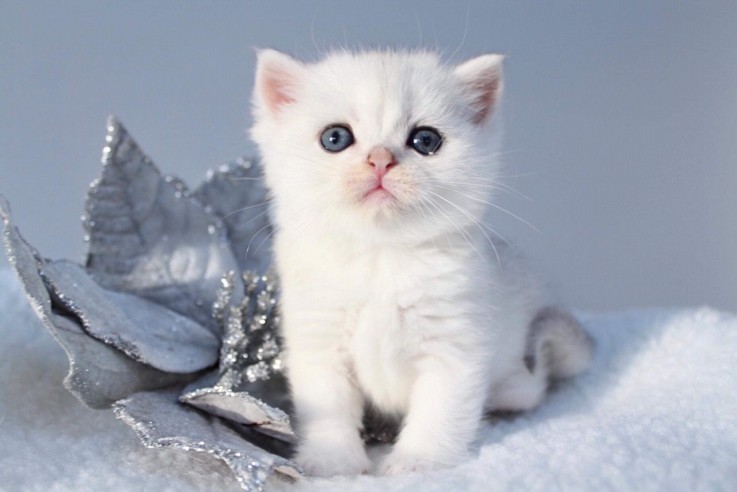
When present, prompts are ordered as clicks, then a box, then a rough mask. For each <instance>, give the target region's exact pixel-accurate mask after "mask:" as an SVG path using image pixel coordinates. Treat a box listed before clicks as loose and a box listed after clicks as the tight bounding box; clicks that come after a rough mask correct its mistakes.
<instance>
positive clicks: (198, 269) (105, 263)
mask: <svg viewBox="0 0 737 492" xmlns="http://www.w3.org/2000/svg"><path fill="white" fill-rule="evenodd" d="M106 142H107V145H106V146H105V148H104V150H103V172H102V176H101V177H100V178H99V179H98V180H96V181H94V182H93V183H92V185H91V186H90V190H89V193H88V197H87V203H86V205H85V209H86V214H85V215H84V216H83V224H84V227H85V229H86V231H87V235H86V239H87V240H88V241H89V244H88V254H87V262H86V266H87V269H88V270H89V271H90V273H91V274H92V276H93V278H94V279H95V280H96V281H97V282H98V283H99V284H100V285H101V286H102V287H105V288H107V289H111V290H117V291H122V292H128V293H131V294H134V295H136V296H140V297H143V298H146V299H149V300H152V301H154V302H156V303H159V304H161V305H163V306H166V307H168V308H169V309H172V310H174V311H176V312H178V313H180V314H183V315H185V316H187V317H189V318H191V319H193V320H195V321H197V322H198V323H200V324H201V325H203V326H205V327H207V328H209V329H210V330H211V331H212V332H213V333H216V332H217V329H218V327H217V324H216V323H214V321H213V319H212V316H210V314H211V313H210V306H211V305H212V302H213V301H214V296H215V291H216V290H217V288H218V284H219V281H220V277H221V276H222V275H223V274H224V273H225V272H228V271H230V270H235V269H237V268H238V264H237V262H236V260H235V257H234V255H233V253H232V251H231V249H230V246H229V244H228V240H227V235H226V232H225V230H224V226H223V223H222V221H221V220H220V219H218V218H217V217H215V216H214V215H213V214H212V213H209V212H208V211H206V210H205V207H204V206H203V205H202V204H201V203H200V202H199V201H198V200H197V199H195V198H194V197H192V196H191V193H190V192H189V190H188V189H187V187H186V186H185V185H184V183H182V182H181V181H180V180H179V179H176V178H173V177H163V176H162V175H161V173H159V171H158V169H157V168H156V167H155V166H154V165H153V163H152V162H151V160H150V159H149V158H148V157H147V156H146V155H145V154H144V153H143V152H142V151H141V149H140V148H139V147H138V144H136V142H135V141H134V140H133V139H132V138H131V137H130V136H129V135H128V132H127V131H126V130H125V128H123V126H122V125H121V124H120V123H119V122H118V121H116V120H115V119H114V118H110V120H109V122H108V134H107V137H106ZM238 288H240V287H238Z"/></svg>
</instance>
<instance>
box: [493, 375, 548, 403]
mask: <svg viewBox="0 0 737 492" xmlns="http://www.w3.org/2000/svg"><path fill="white" fill-rule="evenodd" d="M547 389H548V373H547V369H546V368H545V367H544V366H540V367H539V368H538V370H537V371H535V372H530V371H528V370H527V368H525V367H524V366H522V367H521V368H520V370H519V371H517V372H515V373H513V374H512V375H510V376H508V377H507V378H506V379H504V380H502V381H501V382H500V383H498V384H496V385H495V386H493V387H492V388H491V393H490V394H489V398H488V400H487V402H486V407H485V409H486V411H487V412H499V411H501V412H522V411H526V410H532V409H533V408H535V407H537V406H538V405H539V404H540V403H541V402H542V401H543V398H544V397H545V391H546V390H547Z"/></svg>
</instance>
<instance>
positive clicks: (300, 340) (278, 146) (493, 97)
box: [252, 50, 590, 476]
mask: <svg viewBox="0 0 737 492" xmlns="http://www.w3.org/2000/svg"><path fill="white" fill-rule="evenodd" d="M501 60H502V58H501V57H500V56H499V55H485V56H482V57H479V58H476V59H473V60H471V61H469V62H466V63H465V64H462V65H461V66H459V67H455V68H454V67H449V66H446V65H443V64H442V63H441V62H440V60H439V58H438V57H437V56H436V55H435V54H433V53H427V52H389V51H371V52H365V53H348V52H339V53H335V54H332V55H330V56H328V57H327V58H325V59H324V60H323V61H321V62H318V63H314V64H305V63H301V62H298V61H296V60H294V59H292V58H290V57H288V56H287V55H284V54H281V53H278V52H275V51H270V50H266V51H262V52H260V53H259V66H258V73H257V78H256V90H255V95H254V108H255V121H256V123H255V125H254V127H253V129H252V136H253V138H254V140H255V141H256V142H257V144H258V145H259V148H260V150H261V153H262V157H263V162H264V170H265V176H266V181H267V184H268V186H269V188H270V190H271V192H272V195H273V215H274V219H275V222H276V225H277V232H276V235H275V255H276V262H277V267H278V271H279V275H280V278H281V285H282V300H281V301H282V302H281V309H282V317H283V336H284V340H285V346H286V355H285V358H286V364H287V369H288V374H289V380H290V383H291V388H292V396H293V399H294V403H295V407H296V412H297V424H298V433H299V436H300V443H299V448H298V454H297V460H298V462H299V463H300V464H302V465H303V466H304V467H305V469H306V470H307V471H308V472H310V473H311V474H314V475H322V476H327V475H333V474H354V473H362V472H367V471H369V470H370V468H371V462H370V460H369V459H368V458H367V455H366V452H365V449H364V444H363V442H362V441H361V438H360V436H359V429H360V428H361V421H362V415H363V409H364V405H365V404H366V402H370V403H371V404H373V405H374V406H375V407H376V408H378V409H379V410H381V411H382V412H385V413H387V414H391V415H397V416H400V417H403V418H404V425H403V428H402V431H401V434H400V436H399V438H398V441H397V443H396V444H395V445H394V448H393V450H392V451H391V453H390V454H389V455H388V456H386V458H385V459H384V460H383V461H382V463H380V464H379V472H381V473H385V474H394V473H401V472H404V471H409V470H421V469H426V468H432V467H437V466H451V465H454V464H457V463H458V462H459V461H460V460H462V459H463V458H464V457H465V456H466V455H467V453H468V450H469V446H470V445H471V444H472V442H473V440H474V437H475V436H476V432H477V429H478V427H479V425H480V422H481V418H482V415H483V413H484V411H486V410H489V409H493V408H504V409H528V408H532V407H534V406H535V405H537V404H538V403H539V402H540V401H541V399H542V397H543V395H544V391H545V388H546V384H547V377H548V369H547V368H548V366H549V365H550V364H547V363H545V362H544V361H542V362H540V361H539V362H540V363H538V364H537V365H536V368H535V370H534V371H532V372H530V371H529V370H528V369H527V367H526V366H525V364H524V362H523V357H524V355H525V350H526V347H528V346H529V343H528V332H529V327H530V323H531V321H532V320H533V318H534V317H535V315H536V313H537V312H538V310H539V309H540V307H541V306H542V305H543V300H542V295H541V292H540V289H539V288H538V286H537V283H536V282H535V281H534V279H533V278H532V277H531V276H530V275H529V274H528V273H527V272H526V271H525V269H524V267H523V266H522V264H521V263H520V262H519V261H517V260H516V259H515V258H514V257H513V256H512V255H510V254H509V253H508V252H507V250H506V249H505V248H503V247H502V246H501V244H500V243H499V242H498V241H495V243H494V244H493V245H492V243H491V239H494V238H492V237H490V235H489V232H488V231H487V230H485V229H484V227H483V226H481V225H480V223H481V222H482V221H483V220H484V215H485V212H486V210H487V208H488V204H487V203H486V202H489V201H490V200H491V199H492V193H491V192H492V190H493V188H494V187H495V185H496V181H495V175H496V173H497V171H498V163H497V161H496V159H494V154H493V153H490V152H491V151H493V150H494V148H495V146H494V141H493V140H494V137H495V136H497V135H498V133H499V132H498V129H497V128H496V127H495V122H494V120H495V115H496V113H497V112H496V111H495V110H496V106H497V104H498V100H499V97H500V95H501ZM489 91H491V92H489ZM334 123H342V124H348V125H350V127H351V128H352V130H353V133H354V135H355V143H354V144H353V145H352V146H351V147H349V148H347V149H346V150H344V151H343V152H340V153H336V154H331V153H328V152H326V151H325V150H324V149H323V148H322V147H321V145H320V140H319V138H320V134H321V132H322V130H323V129H324V128H325V127H326V126H328V125H330V124H334ZM419 125H428V126H432V127H435V128H437V129H438V130H440V132H441V133H442V134H443V135H444V141H443V145H442V148H441V149H440V150H439V151H438V152H437V153H436V154H435V155H432V156H422V155H420V154H419V153H417V152H415V151H414V150H413V149H411V148H408V147H407V146H406V145H405V143H406V141H407V136H408V134H409V132H410V130H411V129H412V128H414V127H416V126H419ZM489 130H490V131H489ZM487 131H489V132H488V133H487ZM489 133H490V134H491V136H489ZM376 147H384V148H386V149H388V150H390V151H391V152H392V153H393V154H394V156H395V157H396V160H397V163H398V165H397V166H395V167H394V168H392V169H391V170H390V171H389V172H388V174H387V175H386V179H385V185H386V188H387V189H388V190H389V191H390V192H391V193H392V194H393V196H394V198H393V199H385V198H379V199H370V198H369V199H364V198H363V195H364V193H365V192H366V191H367V189H369V188H370V187H371V186H372V183H373V180H374V179H375V177H374V173H373V170H372V168H371V167H370V166H369V165H368V164H367V161H366V160H367V156H368V154H369V152H370V151H371V150H372V149H374V148H376ZM494 247H495V248H496V251H494ZM557 321H558V322H559V321H560V320H559V319H558V320H557ZM574 323H575V322H574ZM573 329H578V328H577V327H573ZM538 331H541V332H545V330H538ZM546 340H547V339H546ZM549 345H551V344H549V343H542V342H541V343H535V344H533V346H534V348H535V351H536V352H535V354H534V355H536V356H541V355H542V354H543V352H544V351H543V348H545V347H548V348H549V349H550V350H549V352H552V355H551V357H553V358H555V356H556V350H557V349H556V348H555V347H552V348H550V347H549ZM577 354H579V355H580V356H581V358H582V359H583V358H585V356H588V355H587V354H590V346H586V347H578V348H577V347H573V348H571V349H570V350H569V353H568V355H572V356H573V357H576V355H577ZM583 365H585V364H583Z"/></svg>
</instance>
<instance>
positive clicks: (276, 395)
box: [179, 373, 296, 443]
mask: <svg viewBox="0 0 737 492" xmlns="http://www.w3.org/2000/svg"><path fill="white" fill-rule="evenodd" d="M245 387H246V388H247V389H248V391H246V390H241V391H237V390H235V391H234V390H233V389H232V386H231V385H230V384H223V383H222V382H219V381H217V377H216V375H215V374H212V373H211V374H208V375H207V376H205V377H204V378H202V379H201V380H199V381H195V382H194V383H192V384H191V385H190V386H188V387H187V388H185V390H184V392H183V393H182V395H181V396H180V397H179V401H181V402H183V403H187V404H189V405H192V406H194V407H197V408H199V409H200V410H204V411H206V412H208V413H211V414H213V415H217V416H219V417H223V418H226V419H228V420H232V421H234V422H238V423H240V424H245V425H249V426H253V428H254V430H257V431H259V432H261V433H263V434H266V435H269V436H272V437H274V438H276V439H279V440H281V441H285V442H288V443H294V442H296V436H295V435H294V431H293V430H292V426H291V423H290V419H289V415H288V414H287V412H288V411H290V409H291V402H290V401H289V392H288V390H287V384H286V380H285V379H284V376H282V375H281V374H277V375H274V376H272V377H271V379H269V380H268V381H256V382H254V383H249V384H248V385H246V386H245Z"/></svg>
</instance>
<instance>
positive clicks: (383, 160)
mask: <svg viewBox="0 0 737 492" xmlns="http://www.w3.org/2000/svg"><path fill="white" fill-rule="evenodd" d="M368 163H369V165H370V166H371V167H373V168H374V169H375V170H376V176H377V177H378V178H379V179H381V178H383V177H384V175H385V174H386V173H388V172H389V169H391V168H392V167H394V166H396V165H397V163H396V161H395V160H394V155H393V154H392V153H391V152H389V151H388V150H387V149H385V148H384V147H377V148H375V149H373V150H372V151H371V152H370V153H369V155H368Z"/></svg>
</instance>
